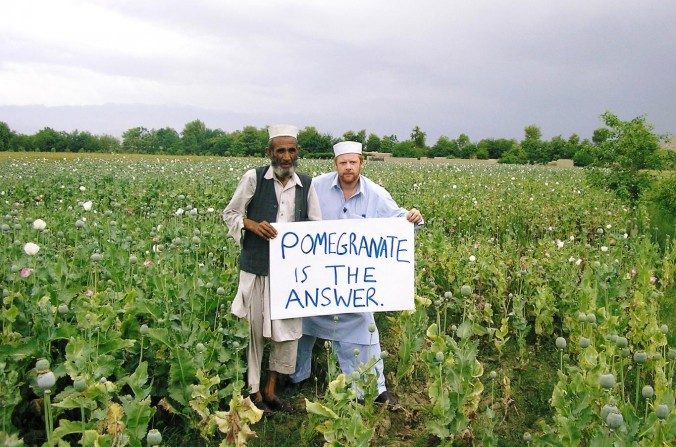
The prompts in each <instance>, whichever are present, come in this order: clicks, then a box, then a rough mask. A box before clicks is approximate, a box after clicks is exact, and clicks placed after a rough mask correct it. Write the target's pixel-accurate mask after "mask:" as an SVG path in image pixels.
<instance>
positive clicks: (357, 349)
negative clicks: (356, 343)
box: [352, 348, 360, 357]
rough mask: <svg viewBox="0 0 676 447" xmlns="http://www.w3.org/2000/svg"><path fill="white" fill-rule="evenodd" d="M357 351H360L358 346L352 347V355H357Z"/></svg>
mask: <svg viewBox="0 0 676 447" xmlns="http://www.w3.org/2000/svg"><path fill="white" fill-rule="evenodd" d="M359 352H360V351H359V348H354V349H353V350H352V355H353V356H355V357H359Z"/></svg>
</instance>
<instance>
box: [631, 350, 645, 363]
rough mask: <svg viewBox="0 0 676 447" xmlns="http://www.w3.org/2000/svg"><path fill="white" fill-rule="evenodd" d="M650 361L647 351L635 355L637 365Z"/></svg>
mask: <svg viewBox="0 0 676 447" xmlns="http://www.w3.org/2000/svg"><path fill="white" fill-rule="evenodd" d="M646 360H648V354H646V353H645V351H637V352H635V353H634V361H635V362H636V363H645V362H646Z"/></svg>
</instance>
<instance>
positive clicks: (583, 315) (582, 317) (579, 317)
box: [577, 312, 587, 323]
mask: <svg viewBox="0 0 676 447" xmlns="http://www.w3.org/2000/svg"><path fill="white" fill-rule="evenodd" d="M577 321H579V322H580V323H585V322H586V321H587V314H586V313H584V312H578V313H577Z"/></svg>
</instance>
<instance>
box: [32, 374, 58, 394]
mask: <svg viewBox="0 0 676 447" xmlns="http://www.w3.org/2000/svg"><path fill="white" fill-rule="evenodd" d="M37 382H38V386H39V387H40V389H42V390H48V389H50V388H51V387H53V386H54V384H55V383H56V377H55V376H54V373H53V372H51V371H47V372H45V373H42V374H38V379H37Z"/></svg>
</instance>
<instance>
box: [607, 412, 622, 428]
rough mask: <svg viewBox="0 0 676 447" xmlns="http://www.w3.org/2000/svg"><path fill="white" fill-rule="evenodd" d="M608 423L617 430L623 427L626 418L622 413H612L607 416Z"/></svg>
mask: <svg viewBox="0 0 676 447" xmlns="http://www.w3.org/2000/svg"><path fill="white" fill-rule="evenodd" d="M606 424H608V427H610V428H612V429H613V430H616V429H618V428H620V427H622V424H624V418H623V417H622V414H620V413H610V414H609V415H608V417H606Z"/></svg>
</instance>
